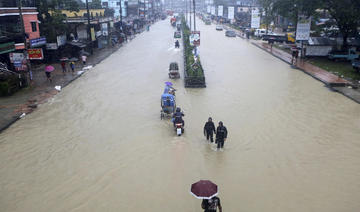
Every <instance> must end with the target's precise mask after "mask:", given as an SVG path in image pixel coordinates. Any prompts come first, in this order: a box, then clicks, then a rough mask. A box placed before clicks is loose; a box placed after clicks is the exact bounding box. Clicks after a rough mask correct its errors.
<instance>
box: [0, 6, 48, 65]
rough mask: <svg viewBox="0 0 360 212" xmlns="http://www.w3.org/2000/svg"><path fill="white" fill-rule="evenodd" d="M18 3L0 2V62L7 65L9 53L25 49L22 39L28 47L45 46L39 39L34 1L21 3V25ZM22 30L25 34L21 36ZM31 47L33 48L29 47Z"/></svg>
mask: <svg viewBox="0 0 360 212" xmlns="http://www.w3.org/2000/svg"><path fill="white" fill-rule="evenodd" d="M17 3H18V1H15V0H1V1H0V60H1V61H0V62H6V63H9V54H8V53H9V52H13V51H16V50H22V49H25V44H24V38H26V40H27V43H28V45H29V47H33V46H35V45H37V44H38V45H45V43H46V41H44V40H41V39H40V32H39V21H38V17H37V15H38V12H37V9H36V7H35V1H34V0H24V1H22V7H21V9H22V17H23V20H22V21H23V23H24V26H22V25H21V19H20V10H19V8H18V6H19V5H18V4H17ZM23 28H24V29H25V34H23ZM31 45H33V46H31Z"/></svg>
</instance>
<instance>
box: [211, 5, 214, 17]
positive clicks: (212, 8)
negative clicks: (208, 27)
mask: <svg viewBox="0 0 360 212" xmlns="http://www.w3.org/2000/svg"><path fill="white" fill-rule="evenodd" d="M211 15H215V6H211Z"/></svg>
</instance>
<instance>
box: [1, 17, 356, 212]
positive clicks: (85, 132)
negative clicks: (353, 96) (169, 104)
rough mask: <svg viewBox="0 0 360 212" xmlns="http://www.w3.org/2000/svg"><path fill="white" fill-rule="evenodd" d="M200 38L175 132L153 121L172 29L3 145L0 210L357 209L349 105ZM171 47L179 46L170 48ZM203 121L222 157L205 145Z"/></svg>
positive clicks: (17, 128)
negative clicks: (195, 82)
mask: <svg viewBox="0 0 360 212" xmlns="http://www.w3.org/2000/svg"><path fill="white" fill-rule="evenodd" d="M197 24H198V28H200V30H201V47H200V55H201V60H202V64H203V67H204V69H205V71H206V72H205V75H206V82H207V88H205V89H185V88H184V83H183V79H182V77H183V73H182V72H181V79H180V80H177V81H173V82H174V87H175V88H176V89H177V93H176V98H177V105H178V106H180V107H181V108H182V109H183V110H184V111H185V118H184V120H185V134H184V135H183V136H181V137H176V136H175V132H174V131H173V128H172V124H171V123H170V121H169V120H160V109H161V108H160V95H161V94H162V92H163V87H164V82H165V81H167V80H168V66H169V63H170V62H172V61H177V62H178V63H179V64H180V65H181V70H183V68H182V64H183V61H182V51H180V50H175V49H174V39H173V37H172V36H173V32H174V29H173V28H172V27H171V26H170V24H169V19H167V20H165V21H160V22H158V23H156V24H155V25H153V26H152V27H151V29H150V32H144V33H142V34H140V35H138V36H137V37H136V38H135V39H134V40H133V41H131V42H130V43H128V44H126V45H125V46H124V47H123V48H120V50H119V51H117V52H115V53H114V54H113V55H111V56H110V57H109V58H107V59H105V60H104V61H103V62H102V63H100V64H98V65H97V66H95V67H94V68H93V69H92V70H91V71H89V72H88V73H86V74H84V75H83V76H82V77H81V78H80V79H78V80H76V81H75V82H73V83H72V84H70V85H69V86H67V87H66V88H64V89H63V90H62V91H61V93H59V94H58V95H57V96H55V98H54V99H52V100H51V101H50V102H48V103H46V104H44V105H41V106H40V108H39V109H38V110H37V111H35V112H34V113H32V114H30V115H28V116H26V117H25V118H24V119H22V120H20V121H18V122H17V123H15V124H14V125H12V126H11V127H10V128H9V129H7V130H6V131H5V132H3V133H2V134H0V193H1V195H0V211H4V212H5V211H6V212H16V211H37V212H49V211H52V212H57V211H74V212H75V211H87V212H88V211H122V212H124V211H128V212H136V211H153V212H158V211H172V212H177V211H178V212H180V211H181V212H183V211H194V212H195V211H201V207H200V204H201V201H200V200H197V199H195V198H194V197H193V196H191V195H190V193H189V189H190V185H191V183H193V182H196V181H198V180H199V179H209V180H212V181H213V182H214V183H216V184H217V185H218V186H219V197H220V198H221V203H222V205H223V209H224V211H227V212H237V211H247V212H290V211H291V212H305V211H306V212H312V211H314V212H315V211H316V212H357V211H360V201H359V198H360V181H359V179H360V157H359V155H360V130H359V129H360V106H359V105H358V104H357V103H355V102H353V101H352V100H350V99H348V98H346V97H344V96H342V95H340V94H338V93H334V92H331V91H329V90H328V89H327V88H325V87H324V85H323V84H322V83H321V82H319V81H316V80H314V79H313V78H311V77H310V76H308V75H306V74H304V73H302V72H301V71H298V70H295V69H291V68H290V66H289V65H288V64H286V63H284V62H282V61H280V60H278V59H276V58H274V57H273V56H271V55H270V54H268V53H266V52H264V51H262V50H260V49H258V48H256V47H255V46H253V45H252V44H251V43H250V42H248V41H246V40H243V39H241V38H228V37H225V36H224V31H222V32H220V31H215V25H211V26H205V25H204V24H203V23H202V22H200V21H197ZM181 46H182V44H181ZM209 116H211V117H212V118H213V120H214V121H215V123H216V125H217V123H218V122H219V121H223V122H224V125H225V126H226V127H227V128H228V131H229V135H228V139H227V141H226V142H225V150H224V151H223V152H215V151H214V148H215V147H214V146H212V145H210V144H208V143H207V142H206V140H205V138H204V136H203V126H204V124H205V122H206V120H207V118H208V117H209Z"/></svg>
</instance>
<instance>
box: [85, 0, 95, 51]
mask: <svg viewBox="0 0 360 212" xmlns="http://www.w3.org/2000/svg"><path fill="white" fill-rule="evenodd" d="M86 12H87V22H88V25H87V31H88V38H89V40H90V53H91V54H93V43H92V39H91V30H90V10H89V0H86Z"/></svg>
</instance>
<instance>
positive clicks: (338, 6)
mask: <svg viewBox="0 0 360 212" xmlns="http://www.w3.org/2000/svg"><path fill="white" fill-rule="evenodd" d="M323 4H324V9H326V10H328V11H329V13H330V15H331V17H332V18H333V19H335V21H336V25H337V26H338V28H339V31H340V33H341V34H342V37H343V46H342V48H343V49H346V48H347V47H348V42H347V39H348V38H349V36H355V35H356V33H357V27H358V26H359V19H360V14H359V10H360V3H359V0H341V1H339V0H323Z"/></svg>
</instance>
